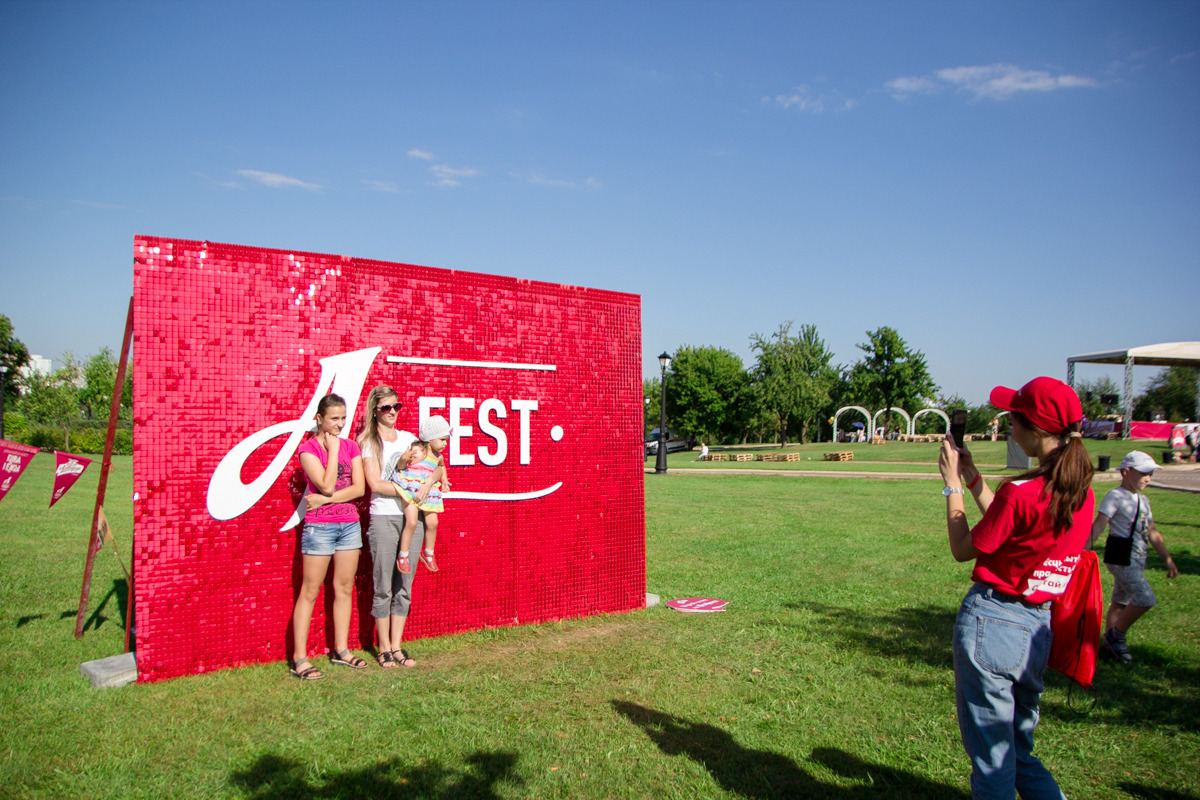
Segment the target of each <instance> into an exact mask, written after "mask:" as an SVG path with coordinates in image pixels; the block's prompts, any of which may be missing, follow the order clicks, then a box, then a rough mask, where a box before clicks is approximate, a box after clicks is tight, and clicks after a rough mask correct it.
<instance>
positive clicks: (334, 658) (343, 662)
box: [329, 650, 367, 669]
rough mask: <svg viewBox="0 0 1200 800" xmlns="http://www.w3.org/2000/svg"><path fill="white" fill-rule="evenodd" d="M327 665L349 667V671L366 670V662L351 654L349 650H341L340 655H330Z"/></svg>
mask: <svg viewBox="0 0 1200 800" xmlns="http://www.w3.org/2000/svg"><path fill="white" fill-rule="evenodd" d="M329 663H330V664H336V665H337V666H339V667H350V669H366V668H367V662H365V661H363V660H362V659H361V658H359V657H358V656H356V655H354V653H351V652H350V651H349V650H343V651H342V652H340V653H330V654H329Z"/></svg>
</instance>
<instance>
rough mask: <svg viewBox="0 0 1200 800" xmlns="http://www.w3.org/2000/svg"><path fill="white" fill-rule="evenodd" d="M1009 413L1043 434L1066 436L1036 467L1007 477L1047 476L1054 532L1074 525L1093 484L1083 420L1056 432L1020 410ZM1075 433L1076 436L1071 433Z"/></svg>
mask: <svg viewBox="0 0 1200 800" xmlns="http://www.w3.org/2000/svg"><path fill="white" fill-rule="evenodd" d="M1009 414H1011V415H1012V416H1013V417H1015V418H1016V419H1017V421H1019V422H1020V423H1021V424H1022V425H1023V426H1025V427H1026V428H1029V429H1030V430H1033V431H1037V432H1039V433H1040V434H1042V435H1043V436H1055V435H1057V436H1059V437H1060V438H1064V437H1065V439H1066V441H1065V442H1064V443H1062V444H1060V445H1059V446H1058V447H1056V448H1054V449H1053V450H1051V451H1050V452H1049V453H1047V454H1046V455H1045V456H1044V457H1043V458H1039V459H1038V465H1037V466H1036V467H1035V468H1033V469H1031V470H1029V471H1028V472H1026V473H1024V474H1021V475H1017V476H1016V477H1013V478H1009V479H1008V480H1012V481H1029V480H1036V479H1037V478H1045V479H1046V491H1047V492H1048V493H1049V494H1050V505H1049V506H1048V507H1047V509H1046V510H1047V512H1048V513H1049V514H1050V520H1051V522H1052V523H1053V524H1054V530H1055V532H1062V531H1065V530H1067V529H1068V528H1070V527H1071V525H1072V524H1074V521H1075V512H1076V511H1078V510H1079V509H1080V508H1081V507H1082V506H1083V504H1084V502H1085V501H1086V500H1087V495H1088V490H1089V489H1090V488H1091V487H1092V474H1093V469H1092V459H1091V456H1089V455H1088V452H1087V448H1086V447H1084V446H1083V438H1082V437H1081V436H1079V432H1080V428H1081V423H1079V422H1072V423H1071V424H1070V425H1068V426H1067V429H1066V430H1065V431H1063V432H1062V433H1059V434H1053V433H1048V432H1046V431H1043V430H1042V429H1041V428H1039V427H1038V426H1036V425H1034V424H1033V423H1032V422H1030V421H1029V419H1028V418H1027V417H1025V415H1023V414H1021V413H1020V412H1018V411H1010V412H1009ZM1072 433H1073V434H1075V435H1074V436H1072V435H1071V434H1072Z"/></svg>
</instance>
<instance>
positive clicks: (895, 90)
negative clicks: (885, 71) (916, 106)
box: [884, 77, 938, 100]
mask: <svg viewBox="0 0 1200 800" xmlns="http://www.w3.org/2000/svg"><path fill="white" fill-rule="evenodd" d="M884 86H886V87H887V88H888V89H889V90H890V91H891V93H892V97H895V98H896V99H897V100H899V99H901V98H903V97H907V96H908V95H910V94H932V93H933V92H936V91H937V88H938V87H937V84H936V83H934V82H933V81H931V80H930V79H929V78H918V77H906V78H896V79H895V80H894V81H888V82H887V83H885V84H884Z"/></svg>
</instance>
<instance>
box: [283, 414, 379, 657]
mask: <svg viewBox="0 0 1200 800" xmlns="http://www.w3.org/2000/svg"><path fill="white" fill-rule="evenodd" d="M316 420H317V433H316V435H315V436H313V437H312V438H311V439H309V440H308V441H307V442H305V443H304V444H302V445H300V449H299V450H298V451H297V455H298V456H299V458H300V466H301V468H302V469H303V470H304V477H305V478H307V480H308V494H307V495H306V497H305V502H306V504H307V509H308V510H307V513H306V514H305V516H304V533H303V535H302V536H301V538H300V552H301V553H302V554H303V559H304V564H303V571H304V578H303V583H302V584H301V586H300V594H299V595H298V596H297V597H296V605H295V608H293V609H292V637H293V641H292V644H293V652H292V658H293V659H294V660H293V663H292V669H291V673H292V674H293V675H295V676H296V677H297V678H300V679H301V680H306V681H315V680H318V679H320V678H322V677H324V676H323V675H322V674H321V672H320V670H318V669H317V668H316V667H314V666H313V665H312V664H311V663H309V660H308V630H309V625H310V624H311V623H312V612H313V605H314V604H315V603H316V602H317V595H318V594H319V593H320V591H321V584H323V583H324V582H325V575H326V573H327V572H328V571H329V562H330V560H332V561H333V643H334V651H333V652H332V653H330V655H329V662H330V663H331V664H336V665H338V666H343V667H352V668H354V669H363V668H365V667H366V666H367V663H366V662H365V661H363V660H362V659H361V658H359V657H358V656H356V655H354V653H352V652H350V647H349V637H350V611H351V607H352V602H353V592H354V574H355V573H356V572H357V571H358V554H359V551H360V550H362V532H361V531H360V529H359V522H358V509H357V508H356V507H355V505H354V503H353V501H354V500H357V499H358V498H360V497H362V496H363V492H364V490H365V487H366V481H365V480H364V478H363V466H362V458H361V457H360V456H359V451H358V445H357V444H356V443H355V442H354V440H353V439H341V438H339V434H340V433H341V432H342V428H344V427H345V426H346V401H345V400H343V399H342V398H341V397H339V396H338V395H336V394H327V395H325V396H324V397H322V398H321V401H320V403H318V404H317V416H316Z"/></svg>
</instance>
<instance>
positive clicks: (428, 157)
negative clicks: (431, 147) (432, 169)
mask: <svg viewBox="0 0 1200 800" xmlns="http://www.w3.org/2000/svg"><path fill="white" fill-rule="evenodd" d="M408 157H409V158H419V159H421V160H422V161H433V153H431V152H429V151H428V150H418V149H417V148H415V147H414V148H413V149H412V150H409V151H408Z"/></svg>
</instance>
